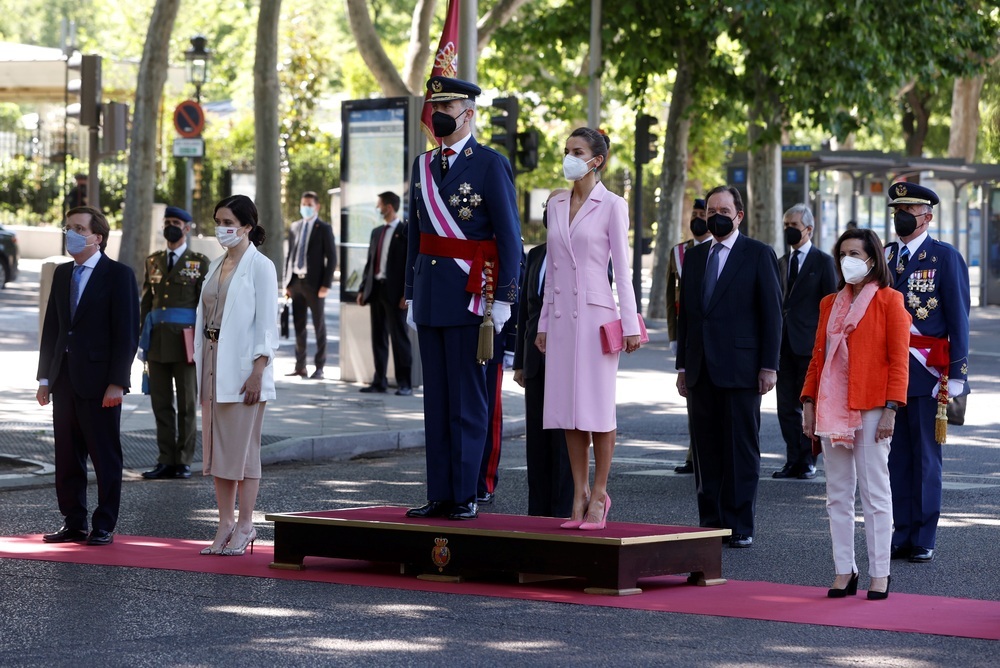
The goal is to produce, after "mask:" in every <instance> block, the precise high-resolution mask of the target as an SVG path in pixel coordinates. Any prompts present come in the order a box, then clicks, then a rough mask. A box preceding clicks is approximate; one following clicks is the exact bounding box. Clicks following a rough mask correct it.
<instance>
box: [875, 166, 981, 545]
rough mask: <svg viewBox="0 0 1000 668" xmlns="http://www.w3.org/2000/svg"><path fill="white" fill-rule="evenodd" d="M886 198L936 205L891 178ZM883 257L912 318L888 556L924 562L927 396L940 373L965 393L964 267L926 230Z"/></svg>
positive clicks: (892, 463)
mask: <svg viewBox="0 0 1000 668" xmlns="http://www.w3.org/2000/svg"><path fill="white" fill-rule="evenodd" d="M889 196H890V198H892V201H891V202H890V206H898V205H900V204H909V203H922V204H929V205H932V206H933V205H934V204H937V203H938V197H937V195H936V194H934V192H933V191H931V190H930V189H928V188H925V187H923V186H920V185H916V184H912V183H896V184H893V185H892V186H891V187H890V188H889ZM904 248H905V249H906V250H905V251H904ZM885 258H886V261H887V262H888V265H889V273H890V275H891V276H892V277H893V279H894V281H895V284H894V287H895V288H896V289H897V290H899V291H900V292H901V293H903V300H904V302H905V303H906V310H907V311H908V312H909V314H910V316H911V317H912V319H913V324H912V326H911V328H910V332H911V335H910V368H909V374H910V378H909V384H908V387H907V399H906V405H905V406H900V407H899V409H898V412H897V415H896V426H895V431H894V432H893V436H892V449H891V450H890V452H889V479H890V487H891V489H892V516H893V517H892V519H893V536H892V549H893V555H894V557H895V558H900V557H909V558H910V559H911V560H912V561H929V560H930V559H931V557H932V555H933V550H934V546H935V543H936V539H937V524H938V518H939V517H940V515H941V475H942V457H941V444H940V443H938V442H937V441H936V439H935V418H936V416H937V413H938V401H939V400H938V399H937V398H935V397H934V396H932V394H933V393H934V391H935V387H937V385H938V381H939V378H940V377H941V375H942V372H944V373H946V374H947V378H948V380H949V381H952V383H951V384H952V386H953V387H954V386H955V385H956V383H954V381H956V380H958V381H962V385H963V389H962V393H963V394H964V393H965V392H967V391H968V386H967V384H966V383H965V381H966V380H967V378H968V373H969V368H968V353H969V308H970V294H969V268H968V266H967V265H966V264H965V260H964V258H963V257H962V255H961V253H959V252H958V250H956V249H955V248H954V247H953V246H951V245H949V244H946V243H944V242H943V241H939V240H937V239H934V238H932V237H931V236H930V235H929V234H927V233H926V232H925V233H924V234H922V235H920V236H919V237H917V238H916V239H912V240H911V241H910V243H909V244H906V245H905V246H904V245H903V244H902V243H901V242H900V241H895V242H893V243H890V244H888V245H887V246H886V248H885ZM935 354H936V355H945V354H946V355H947V356H946V357H944V358H943V359H942V360H940V362H944V363H940V364H934V362H935V360H934V357H933V355H935ZM929 355H931V358H930V360H928V356H929Z"/></svg>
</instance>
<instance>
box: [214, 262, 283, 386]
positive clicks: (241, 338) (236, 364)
mask: <svg viewBox="0 0 1000 668" xmlns="http://www.w3.org/2000/svg"><path fill="white" fill-rule="evenodd" d="M224 259H225V255H222V256H221V257H218V258H216V259H215V260H213V261H212V264H211V265H210V266H209V268H208V273H207V274H206V275H205V283H206V284H207V283H208V280H209V279H210V278H211V277H212V276H213V275H215V273H216V272H217V271H219V267H220V266H222V262H223V260H224ZM204 328H205V313H204V307H203V306H202V302H201V300H198V315H197V319H196V320H195V330H194V331H195V336H194V360H195V365H196V366H197V374H198V396H201V374H202V367H203V366H204V363H203V360H202V355H203V352H204V348H205V346H204V344H205V335H204ZM277 351H278V276H277V273H276V272H275V270H274V263H273V262H271V260H270V259H268V257H267V256H266V255H264V254H263V253H261V252H259V251H258V250H257V249H256V248H255V247H254V246H253V244H251V245H250V247H249V248H247V250H246V252H245V253H244V254H243V257H241V258H240V263H239V264H238V265H237V266H236V270H235V272H234V274H233V278H232V281H231V282H230V284H229V292H228V294H227V296H226V304H225V308H224V310H223V312H222V326H221V328H220V330H219V346H218V355H217V358H218V366H217V367H216V375H215V387H216V401H218V402H219V403H238V402H241V401H243V394H242V393H241V392H240V388H241V387H243V383H244V382H246V379H247V378H249V377H250V371H251V370H252V369H253V362H254V360H255V359H257V358H258V357H260V356H261V355H264V356H265V357H267V367H266V368H265V369H264V377H263V379H262V381H261V393H260V400H261V401H271V400H272V399H275V398H276V396H277V395H276V393H275V390H274V364H273V362H274V355H275V353H277Z"/></svg>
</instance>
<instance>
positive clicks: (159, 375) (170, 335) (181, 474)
mask: <svg viewBox="0 0 1000 668" xmlns="http://www.w3.org/2000/svg"><path fill="white" fill-rule="evenodd" d="M190 232H191V214H189V213H188V212H187V211H185V210H184V209H180V208H178V207H176V206H168V207H167V209H166V211H165V212H164V215H163V236H164V238H165V239H166V240H167V248H166V250H160V251H156V252H155V253H153V254H152V255H150V256H149V257H147V258H146V263H145V275H144V277H143V281H142V301H141V302H140V305H139V318H140V320H141V322H142V335H141V336H140V338H139V359H141V360H142V361H144V362H145V363H146V367H147V369H148V371H149V402H150V404H151V405H152V408H153V415H154V416H155V418H156V445H157V447H158V449H159V456H158V457H157V459H156V461H157V464H156V466H155V467H154V468H153V469H152V470H150V471H146V472H144V473H143V474H142V477H143V478H145V479H147V480H162V479H166V478H190V477H191V461H192V460H193V459H194V444H195V436H196V434H197V427H196V426H195V418H196V417H197V412H196V408H195V405H196V404H197V398H198V382H197V375H196V373H195V366H194V359H193V357H189V355H191V356H193V355H194V338H193V335H194V321H195V311H196V309H197V308H198V299H199V298H200V297H201V286H202V283H203V282H204V281H205V274H207V273H208V264H209V261H208V258H207V257H205V256H204V255H202V254H201V253H196V252H195V251H193V250H191V248H190V247H189V246H188V241H187V236H188V234H190ZM185 330H187V331H185ZM175 386H176V395H177V403H176V407H175V404H174V394H175Z"/></svg>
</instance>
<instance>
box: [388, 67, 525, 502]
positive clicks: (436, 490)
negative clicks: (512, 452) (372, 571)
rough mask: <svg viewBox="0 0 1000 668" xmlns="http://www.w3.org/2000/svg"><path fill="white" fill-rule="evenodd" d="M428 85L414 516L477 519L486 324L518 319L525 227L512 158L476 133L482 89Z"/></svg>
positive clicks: (417, 306) (414, 208)
mask: <svg viewBox="0 0 1000 668" xmlns="http://www.w3.org/2000/svg"><path fill="white" fill-rule="evenodd" d="M427 90H428V92H429V93H430V95H429V99H428V101H427V103H428V104H430V105H431V107H432V109H433V111H434V114H433V116H432V123H433V126H434V134H435V135H436V136H437V137H439V138H440V139H441V146H440V147H439V148H436V149H434V150H432V151H429V152H427V153H424V154H423V155H420V156H418V157H417V159H416V160H415V161H414V164H413V173H412V176H411V178H410V194H409V206H408V207H407V211H408V215H409V222H408V229H409V230H410V233H409V235H408V253H407V262H406V292H405V296H406V300H407V304H408V311H407V316H406V317H407V322H408V323H409V324H410V325H411V326H413V327H415V328H416V330H417V334H418V340H419V344H420V357H421V361H422V363H423V367H424V370H425V371H424V433H425V439H426V450H427V501H428V503H426V504H425V505H423V506H421V507H419V508H413V509H411V510H409V511H407V513H406V514H407V516H408V517H418V518H425V517H448V518H451V519H454V520H470V519H475V518H476V517H477V516H478V505H477V503H476V491H477V490H476V485H477V480H478V477H479V469H480V463H481V461H482V456H483V443H484V442H485V439H486V429H487V425H488V408H487V390H486V367H485V366H484V364H485V360H484V361H483V362H480V361H479V359H478V358H480V357H481V355H480V352H481V351H480V349H479V345H480V326H481V325H484V324H486V325H489V324H490V323H491V324H492V327H493V328H494V329H495V331H496V332H500V330H501V329H502V328H503V325H504V323H505V322H507V320H508V319H509V318H510V311H511V308H510V305H511V304H513V303H514V302H515V301H516V300H517V294H518V286H517V277H518V273H519V271H520V259H521V253H522V245H521V225H520V220H519V218H518V211H517V198H516V194H515V191H514V177H513V172H512V170H511V167H510V163H509V162H508V161H507V159H506V158H505V157H503V156H502V155H501V154H499V153H497V152H496V151H494V150H493V149H491V148H488V147H486V146H484V145H482V144H480V143H478V142H477V141H476V140H475V138H474V137H473V136H472V120H473V118H474V116H475V113H476V103H475V98H476V96H477V95H479V94H480V93H481V92H482V91H481V90H480V89H479V87H478V86H476V85H475V84H473V83H469V82H468V81H462V80H461V79H453V78H449V77H440V76H435V77H431V78H430V79H429V80H428V81H427ZM488 333H490V334H492V332H488ZM489 340H490V341H492V336H491V337H489Z"/></svg>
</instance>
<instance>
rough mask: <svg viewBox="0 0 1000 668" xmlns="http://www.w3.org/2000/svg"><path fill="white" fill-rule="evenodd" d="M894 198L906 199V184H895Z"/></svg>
mask: <svg viewBox="0 0 1000 668" xmlns="http://www.w3.org/2000/svg"><path fill="white" fill-rule="evenodd" d="M896 197H906V184H905V183H897V184H896Z"/></svg>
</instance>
